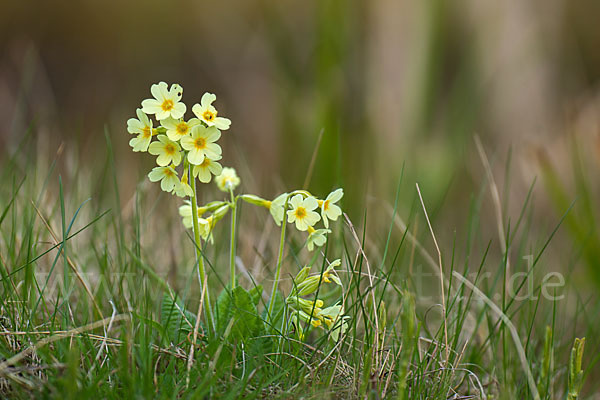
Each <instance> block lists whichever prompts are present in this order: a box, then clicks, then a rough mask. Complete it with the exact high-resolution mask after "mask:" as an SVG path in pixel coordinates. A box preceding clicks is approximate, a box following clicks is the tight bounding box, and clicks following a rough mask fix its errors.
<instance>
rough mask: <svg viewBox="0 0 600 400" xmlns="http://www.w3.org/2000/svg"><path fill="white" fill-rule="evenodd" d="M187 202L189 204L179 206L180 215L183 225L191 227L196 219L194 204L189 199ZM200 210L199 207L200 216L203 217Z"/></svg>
mask: <svg viewBox="0 0 600 400" xmlns="http://www.w3.org/2000/svg"><path fill="white" fill-rule="evenodd" d="M186 203H187V204H185V205H183V206H180V207H179V215H181V218H182V222H183V226H185V227H186V228H187V229H190V228H191V227H192V226H193V224H194V221H193V220H192V206H191V205H190V202H189V201H186ZM200 211H201V210H200V208H198V218H200V217H202V213H201V212H200Z"/></svg>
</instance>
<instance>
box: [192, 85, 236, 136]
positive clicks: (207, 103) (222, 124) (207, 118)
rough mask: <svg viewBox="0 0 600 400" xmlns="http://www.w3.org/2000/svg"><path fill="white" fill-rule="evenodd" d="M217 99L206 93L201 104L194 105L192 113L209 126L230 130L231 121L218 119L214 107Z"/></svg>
mask: <svg viewBox="0 0 600 400" xmlns="http://www.w3.org/2000/svg"><path fill="white" fill-rule="evenodd" d="M216 99H217V96H215V95H214V94H212V93H204V95H202V99H201V100H200V104H194V106H193V107H192V112H193V113H194V114H195V115H196V117H198V118H200V119H201V120H202V121H204V123H205V124H206V125H207V126H215V127H217V128H218V129H221V130H227V129H229V125H231V121H230V120H229V119H227V118H223V117H217V110H216V109H215V108H214V107H213V105H212V103H213V102H214V101H215V100H216Z"/></svg>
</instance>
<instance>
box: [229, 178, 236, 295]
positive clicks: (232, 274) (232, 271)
mask: <svg viewBox="0 0 600 400" xmlns="http://www.w3.org/2000/svg"><path fill="white" fill-rule="evenodd" d="M229 193H230V194H231V238H230V241H229V243H230V245H229V248H230V254H229V276H230V277H231V278H230V279H231V290H233V288H235V283H236V282H235V214H236V211H237V207H236V206H237V197H234V196H233V190H231V189H230V190H229Z"/></svg>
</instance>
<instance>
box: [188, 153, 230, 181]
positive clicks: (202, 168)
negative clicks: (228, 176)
mask: <svg viewBox="0 0 600 400" xmlns="http://www.w3.org/2000/svg"><path fill="white" fill-rule="evenodd" d="M220 159H221V156H218V157H217V158H215V159H210V158H208V157H204V161H202V163H200V164H199V165H194V168H193V169H192V173H193V174H194V176H195V177H196V176H197V177H198V179H199V180H200V182H202V183H208V182H210V180H211V179H212V176H213V175H215V176H218V175H220V174H221V172H222V171H223V167H222V166H221V164H219V163H218V162H217V160H220Z"/></svg>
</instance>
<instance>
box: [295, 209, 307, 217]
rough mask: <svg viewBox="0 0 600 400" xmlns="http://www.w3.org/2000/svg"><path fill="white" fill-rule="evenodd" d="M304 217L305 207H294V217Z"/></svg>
mask: <svg viewBox="0 0 600 400" xmlns="http://www.w3.org/2000/svg"><path fill="white" fill-rule="evenodd" d="M304 217H306V209H305V208H304V207H298V208H296V218H298V219H302V218H304Z"/></svg>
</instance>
